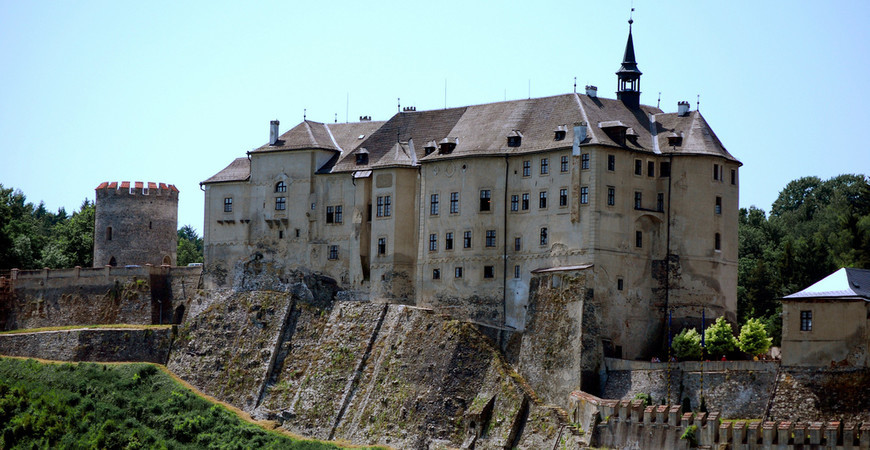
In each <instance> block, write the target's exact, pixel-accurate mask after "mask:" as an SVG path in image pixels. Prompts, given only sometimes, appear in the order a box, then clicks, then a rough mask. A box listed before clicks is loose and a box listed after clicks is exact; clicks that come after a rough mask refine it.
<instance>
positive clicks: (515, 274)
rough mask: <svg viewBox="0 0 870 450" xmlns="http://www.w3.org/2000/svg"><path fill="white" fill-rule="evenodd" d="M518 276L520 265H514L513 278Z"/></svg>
mask: <svg viewBox="0 0 870 450" xmlns="http://www.w3.org/2000/svg"><path fill="white" fill-rule="evenodd" d="M519 277H520V266H519V265H516V266H514V278H519Z"/></svg>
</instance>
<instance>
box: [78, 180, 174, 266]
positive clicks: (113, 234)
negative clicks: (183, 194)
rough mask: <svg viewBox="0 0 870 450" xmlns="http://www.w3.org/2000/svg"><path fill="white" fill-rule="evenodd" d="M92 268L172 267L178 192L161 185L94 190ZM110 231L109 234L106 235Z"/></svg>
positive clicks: (113, 184)
mask: <svg viewBox="0 0 870 450" xmlns="http://www.w3.org/2000/svg"><path fill="white" fill-rule="evenodd" d="M96 208H97V209H96V221H95V225H94V267H102V266H105V265H110V264H111V261H112V258H114V259H115V261H114V265H116V266H125V265H144V264H152V265H155V266H159V265H162V264H169V265H173V266H174V265H175V264H176V251H177V246H178V234H177V227H178V189H177V188H176V187H175V186H174V185H171V184H170V185H166V184H164V183H159V184H158V183H150V182H149V183H143V182H140V181H137V182H134V183H130V182H127V181H123V182H120V183H117V182H111V183H109V182H104V183H102V184H100V185H99V186H98V187H97V189H96ZM110 229H111V231H109V230H110Z"/></svg>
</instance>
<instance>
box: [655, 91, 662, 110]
mask: <svg viewBox="0 0 870 450" xmlns="http://www.w3.org/2000/svg"><path fill="white" fill-rule="evenodd" d="M661 105H662V93H661V91H659V99H658V100H657V101H656V108H659V109H661Z"/></svg>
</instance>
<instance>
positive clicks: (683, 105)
mask: <svg viewBox="0 0 870 450" xmlns="http://www.w3.org/2000/svg"><path fill="white" fill-rule="evenodd" d="M677 115H678V116H680V117H685V116H687V115H689V102H686V101H682V102H677Z"/></svg>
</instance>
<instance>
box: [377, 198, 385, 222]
mask: <svg viewBox="0 0 870 450" xmlns="http://www.w3.org/2000/svg"><path fill="white" fill-rule="evenodd" d="M378 217H384V198H383V197H381V196H378Z"/></svg>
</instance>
